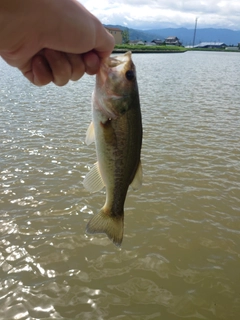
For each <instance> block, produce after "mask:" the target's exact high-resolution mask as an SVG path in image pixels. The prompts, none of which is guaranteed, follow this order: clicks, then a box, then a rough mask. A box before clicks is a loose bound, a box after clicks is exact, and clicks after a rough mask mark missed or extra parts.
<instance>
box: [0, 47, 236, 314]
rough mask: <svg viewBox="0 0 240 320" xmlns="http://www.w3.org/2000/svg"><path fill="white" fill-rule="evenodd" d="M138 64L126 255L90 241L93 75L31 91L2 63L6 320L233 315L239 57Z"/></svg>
mask: <svg viewBox="0 0 240 320" xmlns="http://www.w3.org/2000/svg"><path fill="white" fill-rule="evenodd" d="M133 58H134V61H135V63H136V65H137V71H138V82H139V88H140V98H141V105H142V115H143V125H144V126H143V129H144V137H143V148H142V163H143V170H144V182H143V187H142V189H141V190H139V191H137V192H134V191H132V190H129V192H128V196H127V199H126V203H125V230H124V241H123V245H122V249H118V248H115V247H114V246H113V245H112V243H111V242H110V241H109V239H108V238H107V237H106V236H104V235H96V236H89V235H85V226H86V223H87V221H88V220H89V218H90V217H91V216H92V215H93V214H96V213H97V211H98V210H99V208H100V207H101V206H102V205H103V203H104V201H105V194H104V192H99V193H96V194H89V193H88V192H87V191H86V190H84V189H83V185H82V181H83V177H84V175H85V174H86V172H87V171H88V167H89V165H90V164H91V163H93V161H95V158H96V155H95V146H94V145H93V146H90V147H86V146H85V143H84V140H85V133H86V130H87V127H88V123H89V122H90V119H91V107H90V105H91V102H90V100H91V92H92V89H93V85H94V78H93V77H84V78H83V79H81V81H79V82H73V83H69V84H68V85H67V86H65V87H64V88H58V87H55V86H54V85H49V86H47V87H46V88H35V87H33V86H32V85H31V84H29V83H28V82H27V80H24V79H22V77H21V75H19V74H18V73H17V70H15V69H14V68H10V67H8V66H7V65H6V64H3V61H0V65H1V72H2V77H1V79H4V80H2V81H1V79H0V81H1V86H0V87H1V96H0V110H1V119H0V132H1V141H0V143H1V157H0V247H1V250H0V279H1V280H0V318H1V319H7V318H9V319H47V318H50V319H91V320H95V319H96V320H100V319H109V320H117V319H138V320H139V319H144V320H145V319H160V318H161V319H169V320H170V319H177V318H189V319H212V320H215V319H237V317H238V315H239V313H240V308H239V306H240V297H239V283H238V281H237V279H238V278H239V258H240V253H239V245H240V240H239V230H240V222H239V212H240V198H239V190H240V182H239V181H240V167H239V157H240V151H239V136H240V127H239V123H240V114H239V90H237V89H238V88H237V87H236V83H238V82H239V79H238V75H239V61H238V60H239V56H238V55H236V54H231V53H206V52H205V53H196V52H195V53H194V52H188V53H186V54H182V55H168V54H163V55H156V54H153V55H133ZM169 66H171V68H169ZM233 66H234V67H233ZM146 70H147V72H146ZM226 70H227V71H226ZM216 79H218V81H216ZM13 83H14V87H13Z"/></svg>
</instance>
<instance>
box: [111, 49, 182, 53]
mask: <svg viewBox="0 0 240 320" xmlns="http://www.w3.org/2000/svg"><path fill="white" fill-rule="evenodd" d="M127 51H131V52H132V53H184V52H186V51H187V50H181V51H180V50H150V49H149V50H141V49H114V50H113V52H112V53H125V52H127Z"/></svg>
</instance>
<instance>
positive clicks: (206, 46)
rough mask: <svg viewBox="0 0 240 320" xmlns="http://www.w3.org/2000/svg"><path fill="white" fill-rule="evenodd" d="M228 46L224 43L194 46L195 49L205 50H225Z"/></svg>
mask: <svg viewBox="0 0 240 320" xmlns="http://www.w3.org/2000/svg"><path fill="white" fill-rule="evenodd" d="M226 47H227V45H226V44H225V43H223V42H201V43H199V44H197V45H195V46H194V48H204V49H207V48H209V49H225V48H226Z"/></svg>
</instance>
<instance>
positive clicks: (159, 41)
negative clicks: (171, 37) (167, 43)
mask: <svg viewBox="0 0 240 320" xmlns="http://www.w3.org/2000/svg"><path fill="white" fill-rule="evenodd" d="M151 42H152V43H155V44H156V45H158V46H161V45H162V44H164V42H163V40H161V39H153V40H152V41H151Z"/></svg>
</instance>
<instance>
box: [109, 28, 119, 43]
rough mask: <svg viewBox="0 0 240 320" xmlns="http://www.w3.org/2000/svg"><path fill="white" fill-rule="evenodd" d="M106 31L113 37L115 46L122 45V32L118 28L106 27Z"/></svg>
mask: <svg viewBox="0 0 240 320" xmlns="http://www.w3.org/2000/svg"><path fill="white" fill-rule="evenodd" d="M105 29H106V30H107V31H108V32H109V33H111V35H113V37H114V39H115V44H122V30H121V29H118V28H112V27H105Z"/></svg>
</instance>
